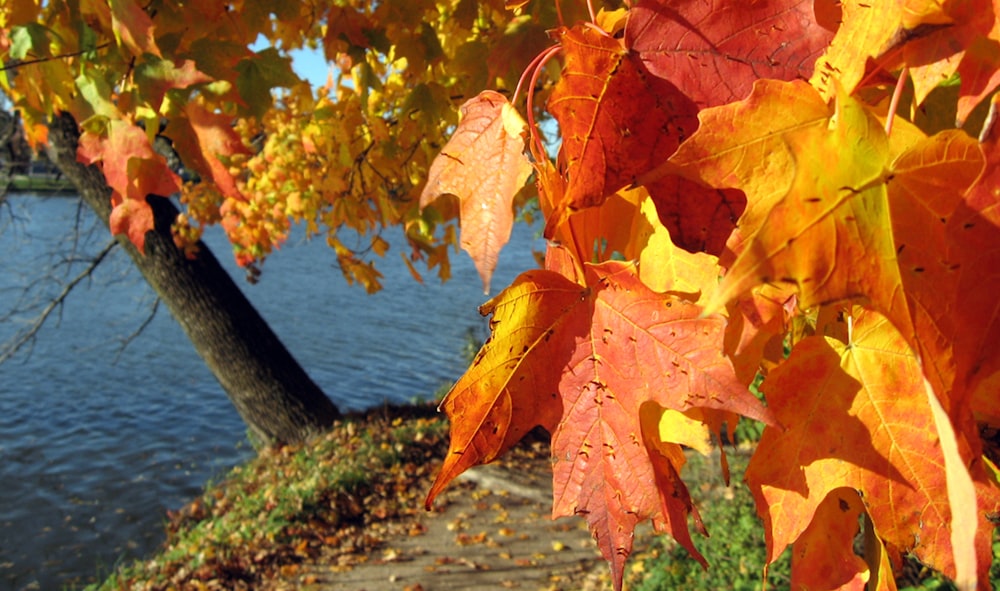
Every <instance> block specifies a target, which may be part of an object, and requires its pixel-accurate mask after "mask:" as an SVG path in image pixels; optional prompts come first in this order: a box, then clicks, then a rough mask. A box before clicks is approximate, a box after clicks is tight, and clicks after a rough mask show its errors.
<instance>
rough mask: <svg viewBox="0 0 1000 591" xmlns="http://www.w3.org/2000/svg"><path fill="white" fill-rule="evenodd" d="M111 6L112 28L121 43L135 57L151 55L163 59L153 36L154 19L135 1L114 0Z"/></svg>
mask: <svg viewBox="0 0 1000 591" xmlns="http://www.w3.org/2000/svg"><path fill="white" fill-rule="evenodd" d="M110 5H111V28H112V30H113V31H114V33H115V38H116V39H118V41H119V43H121V44H122V45H124V46H126V47H127V48H128V49H129V51H131V52H132V53H133V54H134V55H142V54H144V53H151V54H153V55H155V56H157V57H161V54H160V48H159V47H157V45H156V37H155V35H153V19H152V18H150V16H149V15H148V14H147V13H146V11H145V10H143V8H142V6H141V5H140V4H139V3H138V2H136V1H135V0H113V1H112V2H110Z"/></svg>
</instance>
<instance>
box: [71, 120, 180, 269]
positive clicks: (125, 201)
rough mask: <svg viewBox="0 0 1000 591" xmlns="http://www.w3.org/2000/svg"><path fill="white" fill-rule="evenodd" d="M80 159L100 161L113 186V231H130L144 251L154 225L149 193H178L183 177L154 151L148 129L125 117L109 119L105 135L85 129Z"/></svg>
mask: <svg viewBox="0 0 1000 591" xmlns="http://www.w3.org/2000/svg"><path fill="white" fill-rule="evenodd" d="M77 159H78V160H79V161H80V162H82V163H84V164H97V163H100V165H101V168H102V170H103V172H104V177H105V178H106V179H107V182H108V186H109V187H111V190H112V193H111V204H112V205H113V206H114V208H115V209H114V210H113V211H112V220H111V221H112V232H113V233H115V234H119V233H124V234H127V235H128V237H129V240H130V241H131V242H132V244H134V245H135V246H136V248H138V249H139V250H140V251H144V250H145V236H146V232H147V231H149V230H152V229H153V215H152V211H151V210H149V205H148V204H147V203H146V196H147V195H160V196H164V197H166V196H169V195H172V194H174V193H176V192H177V191H179V190H180V187H181V183H180V178H179V177H178V176H177V175H176V174H174V171H172V170H170V167H169V166H168V165H167V162H166V160H165V159H164V158H163V156H161V155H159V154H157V153H156V152H155V151H153V146H152V144H150V141H149V136H148V135H147V134H146V132H145V131H144V130H142V129H140V128H139V127H136V126H135V125H132V124H131V123H128V122H127V121H123V120H111V121H108V122H107V123H106V125H105V126H104V129H103V133H102V134H101V135H97V134H95V133H94V132H92V131H84V133H83V134H81V136H80V145H79V148H78V150H77Z"/></svg>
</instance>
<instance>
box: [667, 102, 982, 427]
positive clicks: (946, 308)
mask: <svg viewBox="0 0 1000 591" xmlns="http://www.w3.org/2000/svg"><path fill="white" fill-rule="evenodd" d="M746 103H747V104H746V105H742V106H740V105H739V103H736V104H734V105H731V106H725V107H719V108H716V109H708V110H706V111H705V112H703V125H702V127H701V128H700V129H699V131H698V132H697V133H696V134H695V136H694V137H692V138H691V140H690V141H689V142H687V143H685V144H684V146H682V147H681V148H680V149H679V150H678V152H677V154H676V155H675V159H676V160H675V162H674V163H675V164H677V165H678V166H680V167H681V168H682V169H684V170H685V174H689V173H691V171H694V174H696V175H700V178H701V179H702V180H703V182H706V183H707V184H710V185H714V186H721V187H725V186H736V187H738V188H741V189H743V190H744V192H746V193H747V198H748V206H747V211H746V212H745V213H744V216H743V218H742V219H741V220H740V225H741V228H740V231H741V233H745V234H746V235H749V236H750V237H749V239H748V240H746V241H745V242H743V243H742V244H740V245H739V246H738V247H737V248H736V250H738V251H740V252H739V254H738V256H737V258H736V261H735V262H734V263H732V264H731V266H730V268H729V270H728V271H727V273H726V276H725V278H724V280H723V282H722V284H721V285H720V286H719V290H718V291H717V292H716V294H715V298H714V300H713V301H712V302H711V303H710V304H709V306H708V307H709V308H710V309H715V308H716V307H717V306H722V305H723V304H724V303H726V302H729V301H731V300H732V299H733V298H735V297H737V296H739V295H740V294H743V293H746V292H747V291H748V290H749V289H750V288H752V287H753V286H756V285H760V284H766V283H784V284H788V285H791V286H794V287H795V288H796V289H797V291H798V300H799V305H800V306H801V307H802V308H809V307H812V306H815V305H817V304H822V303H827V302H834V301H838V300H844V299H848V298H864V299H866V300H867V301H869V302H871V303H872V305H873V306H874V307H876V308H877V309H878V310H879V311H881V312H882V313H883V314H885V315H886V316H887V317H889V318H890V319H891V320H892V322H893V324H894V325H895V326H897V327H898V328H899V330H900V331H901V332H902V333H903V335H904V336H905V337H906V338H907V340H908V342H909V343H910V344H911V346H912V347H913V349H914V350H915V351H917V352H918V353H919V354H920V356H921V359H922V360H923V361H924V364H923V367H924V371H925V372H926V375H927V377H928V379H929V380H930V381H931V383H932V385H933V387H934V390H935V392H937V394H938V396H939V397H940V398H941V400H942V402H943V403H944V404H945V406H946V408H948V409H949V412H950V411H951V409H952V404H951V402H950V400H949V398H950V393H951V390H952V387H953V383H954V380H955V369H954V365H955V363H954V359H953V352H952V350H951V349H952V347H953V345H954V343H956V342H958V340H959V339H958V337H959V333H958V332H957V330H958V327H957V326H955V325H954V324H953V320H952V318H951V316H950V314H951V313H952V310H953V309H954V306H957V305H958V303H957V298H958V293H957V291H956V289H957V285H958V282H957V281H956V278H957V277H958V274H959V273H960V272H961V271H960V270H961V268H962V266H963V264H966V263H968V262H970V261H969V259H970V257H972V256H973V255H972V254H971V253H969V252H965V253H964V254H963V252H961V251H960V250H959V249H957V248H951V249H949V248H948V246H947V245H946V240H947V238H946V230H947V224H946V223H942V222H947V221H948V219H949V218H951V217H952V216H953V214H954V213H955V212H957V211H959V210H960V209H961V208H964V207H965V206H964V205H963V204H964V197H963V194H964V192H965V191H966V190H967V189H968V188H969V187H970V186H971V185H972V184H973V183H974V182H975V180H976V179H977V178H978V176H979V174H980V171H981V170H982V168H983V155H982V150H981V149H980V148H979V146H978V145H977V143H976V141H975V140H974V139H972V138H970V137H968V136H967V135H966V134H964V133H963V132H960V131H949V132H942V133H940V134H937V135H935V136H933V137H930V138H926V137H923V135H922V134H921V133H920V132H918V131H916V130H915V129H912V128H906V127H902V124H900V126H901V127H900V129H899V130H898V131H897V132H896V133H894V134H893V137H892V138H887V136H886V134H885V132H884V130H883V129H882V124H881V123H880V122H879V121H878V120H876V119H875V118H874V116H873V115H872V114H871V113H869V112H868V110H867V109H866V108H865V107H863V106H862V105H861V104H860V103H858V102H856V101H855V100H854V99H851V98H849V97H845V96H843V95H842V96H840V97H838V99H837V100H836V101H835V102H834V105H833V107H832V111H831V110H829V109H828V108H827V107H821V105H822V99H820V97H819V95H818V94H817V93H816V91H815V90H813V89H812V88H811V87H809V86H807V85H805V84H802V83H774V82H761V83H758V85H756V86H755V90H754V93H753V94H752V95H751V97H750V98H748V99H747V101H746ZM750 105H753V106H755V107H756V109H755V110H754V111H753V112H748V111H747V109H748V108H750ZM790 106H795V107H796V109H797V110H796V113H795V114H789V113H788V108H789V107H790ZM823 110H827V114H826V115H823V114H822V112H823ZM737 119H738V120H739V121H741V123H742V125H741V126H740V127H739V128H738V130H737V131H736V132H735V133H733V130H734V128H733V124H734V122H735V121H736V120H737ZM758 125H759V126H760V127H759V128H757V129H756V130H754V128H755V127H757V126H758ZM723 136H724V138H723ZM717 142H721V143H722V145H721V146H720V145H718V144H717ZM713 146H715V147H714V148H713ZM762 170H763V171H765V173H764V174H761V172H762ZM982 231H985V230H982Z"/></svg>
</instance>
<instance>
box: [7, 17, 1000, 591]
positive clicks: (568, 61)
mask: <svg viewBox="0 0 1000 591" xmlns="http://www.w3.org/2000/svg"><path fill="white" fill-rule="evenodd" d="M279 4H280V6H279ZM626 4H630V6H628V7H627V8H620V9H617V10H608V11H597V12H595V11H594V10H593V9H592V8H591V6H590V3H586V4H585V3H582V2H580V3H575V2H570V3H567V2H558V1H555V2H553V1H552V0H537V1H532V2H524V1H514V0H507V1H506V2H501V1H500V0H490V1H487V2H475V1H471V0H407V1H403V0H396V1H393V0H386V1H380V2H374V3H373V2H362V1H360V0H358V1H356V2H338V3H335V5H330V6H321V5H317V4H314V3H278V4H274V3H265V2H256V1H253V0H244V1H243V2H237V3H231V2H227V1H223V0H212V1H210V2H199V3H193V4H190V5H188V4H185V5H184V6H183V7H181V6H180V5H177V4H175V3H173V2H169V1H166V0H163V1H160V0H157V1H154V2H151V3H139V2H136V1H133V0H120V1H115V2H110V3H105V2H15V3H13V4H11V5H9V6H3V7H0V57H2V59H3V60H4V62H5V63H6V64H8V65H12V66H13V65H17V66H18V67H17V68H10V69H5V70H0V86H2V87H3V89H4V91H5V93H6V94H7V95H8V96H9V97H11V99H12V100H13V102H14V105H15V107H16V108H17V109H18V111H19V112H20V113H21V114H22V116H23V119H24V123H25V128H26V131H27V133H28V135H29V139H31V140H33V141H35V142H39V143H41V142H44V139H45V138H44V135H45V126H44V122H45V120H46V118H47V117H49V116H51V115H52V114H53V113H55V112H58V111H66V112H69V113H71V114H72V115H73V116H74V117H76V118H77V120H78V121H79V122H80V123H81V130H82V134H81V141H80V151H79V158H80V159H81V161H83V162H86V163H93V164H96V165H99V166H101V167H102V168H103V170H104V173H105V177H106V178H107V180H108V184H109V186H110V187H111V189H112V190H113V194H112V201H113V203H114V205H115V208H114V212H113V214H112V220H111V223H112V230H113V231H114V232H116V233H124V234H127V235H128V236H129V238H130V239H131V240H132V242H133V243H135V244H136V246H138V247H139V248H140V249H141V248H142V244H143V238H144V236H145V232H146V231H147V230H148V229H149V228H150V227H151V225H152V216H151V212H150V209H149V206H148V204H147V203H146V196H147V194H157V195H169V194H172V193H175V192H177V191H180V192H181V194H182V200H183V201H184V203H185V213H184V214H183V215H182V217H181V218H180V219H178V221H177V223H176V224H175V234H176V236H177V239H178V242H179V244H182V245H185V246H189V245H190V244H191V243H192V242H193V241H194V240H195V239H196V238H197V237H198V235H199V233H200V229H201V227H202V226H203V225H204V224H209V223H221V224H222V225H223V226H224V227H225V228H226V230H227V234H228V236H229V237H230V240H231V241H232V242H233V244H234V247H235V251H236V254H237V258H238V259H239V260H241V261H242V262H244V263H250V262H252V261H256V260H259V259H260V258H262V257H264V256H266V254H267V253H268V252H269V251H270V249H271V248H273V247H274V246H276V245H278V244H280V242H281V241H282V240H283V238H284V237H285V236H286V235H287V232H288V229H289V227H290V225H291V223H293V222H302V223H304V224H305V225H306V226H307V228H308V230H309V231H310V232H311V233H323V234H325V236H326V238H327V240H328V242H329V243H330V245H331V247H332V248H333V249H334V250H335V252H336V253H337V256H338V260H339V261H340V264H341V268H342V269H343V270H344V272H345V276H346V277H347V278H348V279H349V280H352V281H358V282H360V283H362V284H364V285H365V286H366V287H368V288H369V289H377V287H378V273H377V271H375V269H374V268H373V267H372V266H371V265H370V264H369V263H368V262H366V261H364V260H362V259H361V258H360V257H359V256H358V255H357V253H356V252H355V251H354V250H352V249H351V248H349V247H348V246H346V244H345V243H344V241H342V240H341V238H340V235H339V234H338V232H339V231H341V230H342V229H344V228H350V229H352V230H355V231H357V232H361V233H370V232H372V231H376V232H377V230H378V229H379V228H382V227H384V226H389V225H402V226H403V227H404V228H405V231H406V236H407V239H408V241H409V245H410V246H411V251H412V252H411V253H409V254H410V255H411V256H407V257H404V259H405V260H406V261H407V264H409V265H411V269H412V270H413V272H414V274H415V275H416V274H417V271H416V269H415V268H413V266H412V263H413V260H414V259H419V258H424V259H425V260H426V261H427V262H428V264H429V266H431V267H438V269H439V275H441V276H442V277H443V278H445V277H447V275H448V263H447V257H448V254H447V253H448V246H449V244H450V243H453V242H455V241H456V238H455V236H454V233H453V232H452V231H451V230H450V226H446V229H445V230H444V231H442V230H441V227H442V224H443V223H445V224H446V222H447V221H448V220H449V219H451V218H454V217H458V219H460V221H461V228H462V231H461V238H460V240H461V244H462V247H463V248H464V249H465V250H467V251H468V252H469V254H470V255H471V256H472V258H473V260H474V261H475V263H476V265H477V267H478V268H479V271H480V274H481V276H482V278H483V282H484V285H485V286H487V288H488V286H489V282H490V276H491V273H492V269H493V267H494V265H495V263H496V257H497V253H498V252H499V250H500V249H501V248H502V247H503V245H504V244H505V243H506V242H507V238H508V236H509V233H510V227H511V224H512V220H513V213H512V210H513V209H515V208H516V204H517V203H519V202H521V200H523V199H524V197H525V195H526V193H528V192H532V190H533V189H534V192H535V193H537V196H538V200H539V204H540V208H541V212H542V214H543V216H544V219H545V235H546V237H547V238H548V239H549V240H550V246H549V249H548V252H547V253H546V257H545V264H544V268H542V269H536V270H531V271H526V272H525V273H524V274H522V275H521V276H519V277H518V278H517V279H516V280H515V281H514V283H513V284H512V285H510V286H509V287H507V288H506V289H504V290H503V291H502V292H501V293H500V294H499V295H497V296H496V297H494V298H493V299H491V300H490V301H489V302H487V303H486V304H484V305H483V307H482V312H483V314H484V315H489V316H491V328H492V336H491V338H490V340H489V341H488V342H487V343H486V344H485V345H484V347H483V348H482V350H481V351H480V353H479V355H478V356H477V357H476V359H475V360H474V362H473V363H472V366H471V367H470V368H469V370H468V372H467V373H466V374H465V375H464V376H463V377H462V378H461V379H460V380H459V382H458V383H457V384H456V386H455V387H454V389H453V390H452V391H451V393H450V394H449V395H448V397H447V398H446V399H445V401H444V402H443V405H442V406H443V408H444V410H445V411H446V412H447V413H448V415H449V417H450V419H451V421H452V439H451V449H450V452H449V454H448V457H447V459H446V462H445V465H444V467H443V469H442V472H441V474H440V476H439V478H438V481H437V482H436V484H435V485H434V487H433V489H432V490H431V491H430V495H429V499H428V502H431V501H432V500H433V497H434V496H435V495H436V494H437V493H438V492H440V490H441V489H442V488H443V487H444V486H446V485H447V483H448V482H449V481H450V480H451V479H452V478H454V477H455V476H456V475H457V474H459V473H460V472H461V471H463V470H464V469H466V468H468V467H470V466H472V465H475V464H478V463H483V462H489V461H491V460H493V459H495V458H496V457H497V456H498V455H500V454H502V453H503V452H504V451H505V450H507V449H509V448H510V447H511V446H512V445H513V444H514V443H516V442H517V441H518V440H519V439H520V438H521V437H522V436H523V435H524V434H525V433H527V432H528V431H529V430H531V429H532V428H533V427H535V426H537V425H541V426H543V427H545V428H546V429H547V430H549V431H550V432H551V433H552V435H553V437H552V459H553V470H554V474H553V478H554V485H555V486H554V488H555V498H554V506H553V514H554V515H555V516H561V515H580V516H583V517H584V518H586V519H587V520H588V522H589V523H590V526H591V529H592V531H593V533H594V535H595V537H596V539H597V541H598V545H599V547H600V548H601V551H602V552H603V553H604V555H605V556H606V557H607V558H608V560H609V561H610V563H611V565H612V570H613V573H614V575H615V580H616V581H618V582H619V584H620V581H621V578H622V572H623V569H624V566H625V561H626V559H627V556H628V554H629V551H630V549H631V543H632V542H631V539H632V531H633V528H634V527H635V526H636V524H638V523H639V522H642V521H647V520H648V521H652V523H653V524H654V526H655V527H656V528H657V529H658V530H660V531H666V532H669V533H670V534H671V535H673V537H675V538H676V539H677V540H678V542H679V543H681V544H682V545H683V546H684V547H686V548H687V549H688V550H689V551H690V552H691V553H692V555H693V556H695V557H696V558H698V559H699V560H701V561H703V562H707V561H706V559H705V558H704V557H702V556H701V555H700V554H699V552H698V550H697V545H696V543H695V541H694V539H693V538H692V535H691V533H690V526H692V525H693V526H694V529H695V530H696V531H702V532H703V531H704V527H703V525H702V524H701V521H700V518H699V516H698V510H697V507H696V506H694V505H693V504H692V502H691V500H690V497H689V495H688V492H687V489H686V487H685V484H684V481H683V478H682V476H683V470H684V463H685V448H692V449H695V450H700V451H707V450H708V449H710V448H711V446H712V445H713V442H714V443H717V442H719V441H720V440H721V439H722V438H723V433H724V432H726V431H729V432H732V428H733V426H734V424H735V423H736V421H737V420H742V419H741V417H744V418H748V419H753V420H759V421H763V422H764V423H765V424H766V425H767V427H766V429H765V431H764V435H763V437H762V439H761V441H760V443H759V446H758V448H757V451H756V453H755V455H754V459H753V460H752V461H751V464H750V466H749V469H748V471H747V476H746V480H747V484H748V485H749V486H750V488H751V490H752V491H753V493H754V495H755V498H756V500H757V503H758V508H759V512H760V515H761V517H762V518H763V520H764V522H765V525H766V532H767V541H768V551H769V555H770V557H771V558H774V557H776V556H778V555H779V554H780V553H781V551H782V550H783V549H784V548H785V547H787V546H788V545H789V544H793V548H794V556H795V558H794V560H793V575H792V576H793V587H795V588H809V589H822V588H848V589H860V588H862V587H863V586H864V585H865V584H870V585H872V586H873V587H874V588H880V589H891V588H893V586H894V583H893V578H892V570H893V568H895V567H897V566H898V564H899V559H900V557H901V556H902V555H903V554H905V553H912V554H913V555H915V556H916V557H917V558H919V559H920V560H921V561H923V562H924V563H926V564H927V565H929V566H931V567H933V568H936V569H938V570H940V571H942V572H943V573H945V574H946V575H948V576H949V577H951V578H953V579H954V580H955V581H956V582H957V583H958V584H959V586H960V587H962V588H974V587H977V586H978V587H986V586H988V581H987V569H988V567H989V562H990V556H991V555H990V541H991V536H992V531H993V524H992V521H991V517H993V516H995V515H996V513H997V511H998V502H1000V499H998V496H997V468H996V466H995V464H994V461H993V459H991V458H994V457H995V454H994V452H993V450H992V449H991V447H990V446H989V445H986V442H984V441H983V439H982V438H981V436H980V430H981V429H982V428H984V427H996V426H997V425H1000V409H998V405H997V402H996V398H997V397H996V393H997V384H998V383H1000V378H998V376H1000V355H998V353H997V349H996V347H995V345H996V344H997V343H1000V304H998V300H997V298H996V295H995V294H996V293H997V292H998V289H1000V205H998V200H1000V197H998V193H1000V191H998V186H1000V172H998V161H1000V150H998V147H997V141H998V137H1000V130H997V129H996V127H995V124H994V122H993V117H994V116H995V114H996V108H995V105H996V101H995V99H994V98H993V97H994V91H995V90H996V88H997V85H998V83H1000V19H998V18H997V17H998V13H997V11H998V10H1000V7H997V6H994V4H993V3H991V2H990V1H989V0H947V1H944V2H941V1H931V0H900V1H897V2H888V1H881V0H879V1H875V2H872V1H865V2H862V1H859V0H842V1H835V0H758V1H755V2H752V3H747V2H742V1H738V0H717V1H714V2H705V1H704V0H638V1H635V2H632V3H626ZM236 8H238V10H237V9H236ZM588 13H589V14H588ZM583 21H585V22H583ZM556 23H558V24H559V25H560V26H558V27H556V28H554V29H553V28H552V27H553V26H554V25H555V24H556ZM550 29H551V30H550ZM261 38H263V39H266V40H268V41H269V42H270V43H271V44H272V45H273V47H268V48H263V49H259V50H257V51H253V50H251V49H248V48H249V47H250V46H252V45H253V44H255V43H259V40H260V39H261ZM547 44H552V46H551V47H548V48H547ZM308 45H315V46H317V47H322V48H323V49H324V50H325V52H326V55H327V57H328V58H329V59H330V61H331V62H333V63H335V64H336V65H337V69H336V70H332V71H331V78H330V82H329V84H328V85H327V87H326V88H324V89H319V92H315V93H314V92H313V90H314V89H310V88H308V85H304V84H303V83H301V81H300V80H299V79H298V77H297V76H296V75H295V74H294V73H293V72H292V70H291V64H290V61H289V59H288V58H287V56H286V53H287V51H288V50H290V49H295V48H298V47H303V46H308ZM529 50H530V51H529ZM535 53H537V55H538V57H537V58H535V57H534V54H535ZM522 69H524V72H523V75H522V78H521V82H520V83H519V82H518V75H519V74H521V70H522ZM483 88H496V89H499V90H507V91H509V90H511V89H513V88H517V90H516V91H515V92H514V93H513V94H512V93H510V92H499V91H495V90H486V91H483V92H481V93H480V94H478V95H476V96H475V98H472V99H471V100H468V101H465V102H464V105H463V106H462V109H461V110H462V117H461V119H460V120H459V119H457V118H456V113H455V112H454V109H452V108H451V107H450V104H451V103H452V102H453V101H464V100H465V98H466V97H469V96H473V95H475V93H476V92H478V91H479V90H481V89H483ZM522 98H526V99H527V100H525V101H523V102H522V100H521V99H522ZM511 99H513V100H511ZM522 106H523V107H525V108H524V109H523V110H524V112H525V113H526V114H527V122H525V118H524V117H522V115H521V114H520V113H519V111H518V109H520V108H522ZM542 116H546V117H551V118H552V119H554V120H555V121H556V122H557V123H558V134H559V140H560V147H559V153H558V156H557V157H556V158H555V159H554V161H553V159H552V158H550V156H549V154H548V153H547V152H546V149H545V147H544V146H545V142H544V141H543V138H542V135H543V132H542V131H541V129H551V128H549V127H546V126H539V125H538V124H536V122H535V119H536V118H540V117H542ZM456 124H457V127H455V126H456ZM453 127H454V130H453V131H454V132H453V133H450V132H451V131H452V128H453ZM158 134H159V135H162V136H164V137H166V138H169V139H170V140H171V141H172V143H173V147H174V149H175V150H176V151H177V153H178V154H179V155H180V156H181V159H182V161H183V162H184V164H185V166H186V167H187V168H188V169H189V170H190V171H193V173H194V174H195V175H196V176H197V177H198V178H199V179H200V182H198V183H183V182H181V179H180V178H179V177H178V176H177V175H176V174H175V173H174V172H173V171H172V170H170V168H169V167H168V166H167V165H166V161H165V160H164V158H163V157H162V155H160V154H158V153H157V152H156V151H155V150H154V149H153V145H154V139H155V137H156V136H157V135H158ZM977 135H978V136H979V137H975V136H977ZM447 137H450V139H448V142H447V144H444V142H445V138H447ZM252 140H253V141H252ZM442 144H444V145H443V148H441V147H440V146H441V145H442ZM439 152H440V154H439ZM435 156H436V158H435ZM425 179H426V183H425ZM529 179H533V182H528V181H529ZM526 183H528V184H527V186H528V189H527V191H526V190H525V189H524V187H525V185H526ZM444 195H452V196H456V197H458V201H457V206H456V202H455V201H454V199H451V198H446V197H443V196H444ZM387 247H388V245H387V244H386V243H385V241H384V240H382V239H381V238H379V237H378V236H377V233H376V234H375V236H374V237H373V238H372V239H371V242H370V243H369V244H368V245H367V246H364V248H363V249H370V250H371V251H372V252H375V253H377V254H382V253H383V252H385V250H386V249H387ZM760 375H763V382H762V383H761V385H760V391H761V392H762V393H763V394H764V398H765V399H766V404H765V403H763V402H761V400H759V399H758V398H756V397H755V396H753V395H752V394H751V393H750V391H749V389H748V386H749V385H750V384H751V383H752V382H754V381H755V379H758V378H759V376H760ZM723 458H724V456H723ZM722 471H723V473H724V474H725V472H726V467H725V462H724V460H723V464H722ZM862 516H863V518H862ZM860 522H864V523H867V524H869V525H868V527H867V531H866V532H865V533H866V534H867V535H866V538H865V539H866V547H865V555H864V556H857V555H855V553H854V549H853V540H854V539H855V536H856V534H857V533H858V528H859V525H858V524H859V523H860ZM709 558H711V557H709Z"/></svg>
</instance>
